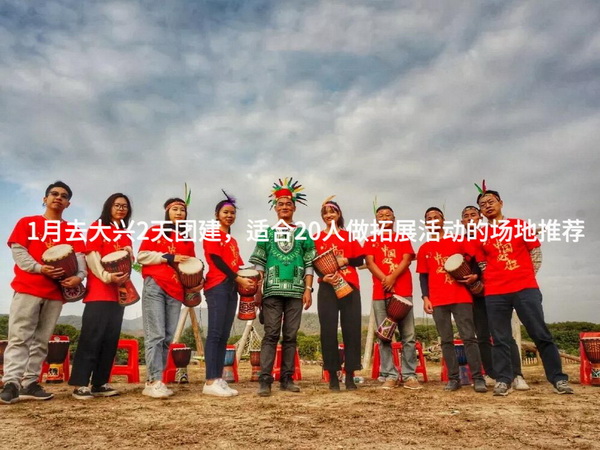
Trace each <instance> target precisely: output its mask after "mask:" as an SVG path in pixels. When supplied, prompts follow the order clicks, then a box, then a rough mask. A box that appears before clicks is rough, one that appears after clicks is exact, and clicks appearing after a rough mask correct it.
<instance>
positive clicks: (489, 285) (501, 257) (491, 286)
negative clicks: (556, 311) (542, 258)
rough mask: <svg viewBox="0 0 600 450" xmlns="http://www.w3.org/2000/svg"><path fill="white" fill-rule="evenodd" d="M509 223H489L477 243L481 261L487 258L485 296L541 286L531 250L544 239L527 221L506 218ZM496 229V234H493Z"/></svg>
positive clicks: (484, 273)
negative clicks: (503, 224) (496, 224)
mask: <svg viewBox="0 0 600 450" xmlns="http://www.w3.org/2000/svg"><path fill="white" fill-rule="evenodd" d="M506 220H507V221H508V223H507V224H506V225H505V226H499V227H494V226H491V225H488V226H487V227H486V228H487V229H482V230H481V236H482V237H481V241H480V242H477V241H472V242H477V246H476V247H477V254H476V258H477V261H486V262H487V267H486V269H485V271H484V272H483V281H484V283H485V295H499V294H509V293H512V292H518V291H521V290H523V289H529V288H538V284H537V281H536V279H535V272H534V270H533V263H532V262H531V255H530V254H529V251H530V250H532V249H534V248H537V247H539V246H540V245H541V244H540V241H539V240H538V239H537V237H536V236H535V232H534V231H533V230H531V229H527V228H525V229H524V228H523V225H524V224H525V222H524V221H522V220H520V219H506ZM494 232H495V233H496V234H497V236H496V237H492V236H493V235H494Z"/></svg>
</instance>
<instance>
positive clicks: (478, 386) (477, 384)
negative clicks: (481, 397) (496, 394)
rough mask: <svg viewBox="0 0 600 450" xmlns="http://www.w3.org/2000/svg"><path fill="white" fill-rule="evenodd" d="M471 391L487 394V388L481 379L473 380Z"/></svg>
mask: <svg viewBox="0 0 600 450" xmlns="http://www.w3.org/2000/svg"><path fill="white" fill-rule="evenodd" d="M473 389H474V390H475V392H480V393H484V392H487V390H488V389H487V386H486V384H485V380H484V379H483V378H477V379H475V380H473Z"/></svg>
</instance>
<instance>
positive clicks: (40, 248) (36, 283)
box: [8, 216, 85, 301]
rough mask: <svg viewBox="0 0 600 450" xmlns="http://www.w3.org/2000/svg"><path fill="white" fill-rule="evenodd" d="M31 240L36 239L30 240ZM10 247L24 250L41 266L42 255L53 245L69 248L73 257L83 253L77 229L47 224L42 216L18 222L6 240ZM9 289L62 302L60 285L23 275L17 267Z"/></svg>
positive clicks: (26, 218)
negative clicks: (14, 246) (13, 245)
mask: <svg viewBox="0 0 600 450" xmlns="http://www.w3.org/2000/svg"><path fill="white" fill-rule="evenodd" d="M55 225H58V226H55ZM45 231H47V232H46V233H45ZM33 236H35V239H32V237H33ZM12 244H19V245H22V246H23V247H25V248H26V249H27V251H28V252H29V254H30V255H31V257H32V258H33V259H35V260H36V261H37V262H38V263H40V264H44V263H43V262H42V255H43V254H44V252H45V251H46V250H48V249H49V248H50V247H53V246H55V245H59V244H69V245H71V246H72V247H73V250H75V252H76V253H83V252H84V251H85V243H84V240H83V236H82V234H81V231H80V230H79V229H78V228H77V227H74V226H73V225H69V224H68V223H67V222H66V221H64V220H61V221H60V222H57V221H52V220H46V218H45V217H44V216H29V217H23V218H22V219H21V220H19V221H18V222H17V224H16V225H15V228H14V230H13V232H12V234H11V235H10V237H9V238H8V246H9V247H10V246H11V245H12ZM11 287H12V288H13V289H14V290H15V292H19V293H22V294H29V295H33V296H35V297H40V298H45V299H49V300H60V301H64V299H63V295H62V291H61V290H60V285H59V284H58V283H57V282H56V281H54V280H53V279H52V278H49V277H47V276H46V275H43V274H41V273H29V272H25V271H24V270H21V269H20V268H19V267H18V266H17V265H16V264H15V278H14V279H13V281H12V283H11Z"/></svg>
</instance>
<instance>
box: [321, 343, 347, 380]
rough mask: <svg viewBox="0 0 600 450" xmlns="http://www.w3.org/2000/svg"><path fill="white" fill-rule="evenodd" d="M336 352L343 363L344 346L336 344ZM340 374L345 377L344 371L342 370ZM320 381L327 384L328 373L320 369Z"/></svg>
mask: <svg viewBox="0 0 600 450" xmlns="http://www.w3.org/2000/svg"><path fill="white" fill-rule="evenodd" d="M338 352H339V353H340V362H342V363H343V362H344V358H345V357H344V344H338ZM342 373H343V374H344V375H346V370H345V369H342ZM321 381H324V382H326V383H329V371H327V370H325V369H321Z"/></svg>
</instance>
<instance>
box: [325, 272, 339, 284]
mask: <svg viewBox="0 0 600 450" xmlns="http://www.w3.org/2000/svg"><path fill="white" fill-rule="evenodd" d="M323 281H324V282H325V283H329V284H331V285H335V284H337V283H338V282H339V281H340V275H339V274H338V273H337V272H336V273H332V274H328V275H325V276H324V277H323Z"/></svg>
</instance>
